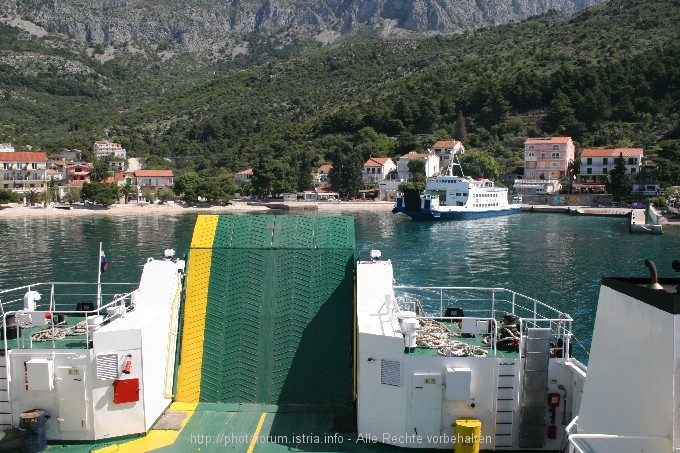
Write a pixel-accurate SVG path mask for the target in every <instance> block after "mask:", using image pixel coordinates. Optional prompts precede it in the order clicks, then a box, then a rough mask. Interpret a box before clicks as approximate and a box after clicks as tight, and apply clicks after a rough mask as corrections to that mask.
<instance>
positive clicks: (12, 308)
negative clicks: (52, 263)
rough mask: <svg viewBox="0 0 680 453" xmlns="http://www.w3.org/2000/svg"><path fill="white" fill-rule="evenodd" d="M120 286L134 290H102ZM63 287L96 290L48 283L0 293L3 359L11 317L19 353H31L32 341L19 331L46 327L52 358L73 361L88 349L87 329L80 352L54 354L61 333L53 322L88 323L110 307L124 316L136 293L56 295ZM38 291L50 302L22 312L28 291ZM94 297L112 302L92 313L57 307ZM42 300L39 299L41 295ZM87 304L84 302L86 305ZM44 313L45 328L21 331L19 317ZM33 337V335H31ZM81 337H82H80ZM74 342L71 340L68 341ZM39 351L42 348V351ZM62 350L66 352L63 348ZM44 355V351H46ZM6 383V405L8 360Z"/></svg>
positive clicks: (41, 303) (6, 347) (42, 314)
mask: <svg viewBox="0 0 680 453" xmlns="http://www.w3.org/2000/svg"><path fill="white" fill-rule="evenodd" d="M121 286H128V287H134V286H135V284H133V283H105V284H104V283H102V284H101V287H103V288H109V287H115V288H120V287H121ZM62 287H71V288H73V287H81V288H87V287H95V288H96V287H97V284H96V283H66V282H48V283H37V284H31V285H25V286H20V287H18V288H12V289H9V290H3V291H0V313H1V314H2V342H3V346H2V347H3V350H4V355H5V357H9V354H8V350H9V349H10V347H9V344H10V341H11V340H9V339H8V331H7V329H8V325H7V324H8V319H10V317H12V316H13V317H14V322H15V325H14V326H12V328H15V329H16V344H17V347H19V348H22V349H33V339H32V338H31V337H29V338H28V339H27V338H24V337H23V333H22V328H24V329H25V328H35V327H45V330H49V331H51V336H52V338H51V339H50V340H49V341H51V347H52V352H51V354H53V355H54V354H69V355H74V356H76V357H82V354H79V353H78V352H77V351H82V350H87V349H89V348H90V335H91V332H90V329H89V326H88V325H87V322H86V326H85V329H84V332H83V333H84V336H85V338H84V342H83V348H80V349H77V348H75V349H74V348H72V347H71V346H70V347H69V349H73V350H72V351H68V352H67V351H62V352H56V351H54V350H55V349H59V348H58V347H57V346H58V344H57V341H60V340H56V339H55V333H56V332H57V330H59V329H61V328H62V327H61V326H60V325H58V324H57V323H55V322H54V321H55V319H58V316H59V315H72V316H80V317H82V318H83V320H85V321H87V319H88V318H90V317H92V316H99V315H101V314H102V313H108V310H107V309H108V308H113V307H120V311H121V313H124V311H125V310H126V309H127V307H128V306H129V305H130V304H131V300H132V295H133V294H134V293H135V292H136V291H137V290H136V289H135V290H133V291H131V292H128V293H124V294H121V293H120V292H116V293H109V292H103V291H99V290H96V291H95V292H85V293H83V292H78V293H71V292H63V293H62V292H59V291H56V288H62ZM39 290H44V291H48V292H49V299H48V300H47V301H42V297H41V299H38V300H40V303H36V306H35V309H34V310H24V309H23V305H24V295H25V294H26V293H27V292H28V291H39ZM97 293H100V294H101V295H102V298H104V297H106V298H109V297H110V298H111V301H110V302H108V303H107V304H104V305H101V306H99V307H97V306H93V309H92V310H78V309H75V310H73V309H64V308H62V307H66V305H67V303H66V302H64V303H57V299H61V298H63V299H64V300H68V301H69V302H68V303H69V304H70V305H69V306H70V307H73V306H74V305H76V308H77V303H78V302H76V301H77V300H81V301H82V299H83V298H88V297H92V298H96V296H97ZM41 296H42V295H41ZM86 303H87V302H86ZM46 313H49V314H50V319H49V321H45V324H42V325H40V324H38V325H34V324H31V325H27V326H25V327H22V325H21V318H22V317H20V316H19V315H24V317H25V316H26V315H28V316H31V320H32V319H33V318H32V316H33V315H37V316H45V314H46ZM109 320H110V317H104V318H103V319H102V323H106V322H107V321H109ZM33 333H34V332H33ZM81 335H82V334H81ZM69 341H73V340H69ZM41 349H42V348H41ZM64 349H65V348H64ZM46 351H47V350H46ZM4 374H5V379H6V380H7V401H11V395H10V388H11V385H10V383H11V381H12V371H11V360H7V361H6V362H5V373H4Z"/></svg>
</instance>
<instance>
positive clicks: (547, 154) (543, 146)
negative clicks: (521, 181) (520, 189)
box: [524, 137, 575, 179]
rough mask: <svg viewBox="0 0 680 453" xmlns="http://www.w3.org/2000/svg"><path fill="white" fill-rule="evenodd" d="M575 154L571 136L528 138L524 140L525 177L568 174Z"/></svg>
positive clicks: (548, 176)
mask: <svg viewBox="0 0 680 453" xmlns="http://www.w3.org/2000/svg"><path fill="white" fill-rule="evenodd" d="M574 156H575V149H574V142H573V140H572V139H571V137H540V138H528V139H527V140H526V141H525V142H524V177H525V178H527V179H559V178H560V176H564V175H566V174H567V169H568V167H569V162H572V161H573V160H574Z"/></svg>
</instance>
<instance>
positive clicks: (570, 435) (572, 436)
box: [565, 415, 671, 453]
mask: <svg viewBox="0 0 680 453" xmlns="http://www.w3.org/2000/svg"><path fill="white" fill-rule="evenodd" d="M577 426H578V415H577V416H576V417H574V419H573V420H572V421H571V423H569V425H567V427H566V428H565V432H566V433H567V440H568V441H569V443H570V444H571V445H572V446H573V447H574V448H575V449H576V450H578V451H579V453H588V451H590V450H589V449H586V450H587V451H586V450H584V447H583V446H582V445H579V442H578V440H579V439H599V440H628V439H630V440H660V439H670V438H671V436H669V435H666V436H662V435H658V434H657V435H655V434H633V435H628V434H589V433H583V434H578V433H576V432H572V431H573V430H574V428H575V427H577Z"/></svg>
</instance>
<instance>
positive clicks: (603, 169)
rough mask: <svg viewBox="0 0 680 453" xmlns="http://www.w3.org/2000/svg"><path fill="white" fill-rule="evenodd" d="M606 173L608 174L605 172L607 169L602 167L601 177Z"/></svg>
mask: <svg viewBox="0 0 680 453" xmlns="http://www.w3.org/2000/svg"><path fill="white" fill-rule="evenodd" d="M607 173H609V172H608V171H607V167H602V174H603V175H606V174H607Z"/></svg>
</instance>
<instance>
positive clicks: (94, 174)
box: [88, 159, 111, 183]
mask: <svg viewBox="0 0 680 453" xmlns="http://www.w3.org/2000/svg"><path fill="white" fill-rule="evenodd" d="M110 173H111V171H110V167H109V160H108V159H99V160H96V161H95V162H94V163H93V164H92V168H90V173H89V174H88V176H89V177H90V182H94V183H99V182H104V181H106V180H107V179H108V178H109V174H110Z"/></svg>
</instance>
